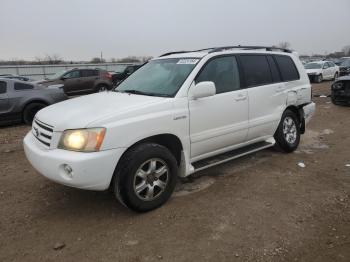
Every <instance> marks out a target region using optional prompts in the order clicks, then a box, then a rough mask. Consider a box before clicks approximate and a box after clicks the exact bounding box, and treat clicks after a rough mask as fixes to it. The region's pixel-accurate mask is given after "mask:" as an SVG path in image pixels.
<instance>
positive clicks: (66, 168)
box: [63, 164, 73, 178]
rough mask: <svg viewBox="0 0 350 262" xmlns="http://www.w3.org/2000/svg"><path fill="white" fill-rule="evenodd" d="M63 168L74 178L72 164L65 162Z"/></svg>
mask: <svg viewBox="0 0 350 262" xmlns="http://www.w3.org/2000/svg"><path fill="white" fill-rule="evenodd" d="M63 170H64V172H65V174H66V175H67V176H68V177H69V178H73V169H72V167H71V166H70V165H67V164H64V165H63Z"/></svg>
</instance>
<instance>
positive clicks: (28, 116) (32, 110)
mask: <svg viewBox="0 0 350 262" xmlns="http://www.w3.org/2000/svg"><path fill="white" fill-rule="evenodd" d="M44 107H46V104H44V103H30V104H28V105H27V106H26V107H25V108H24V110H23V114H22V116H23V122H24V123H25V124H27V125H31V124H32V122H33V119H34V116H35V114H36V113H37V112H38V111H39V110H41V109H43V108H44Z"/></svg>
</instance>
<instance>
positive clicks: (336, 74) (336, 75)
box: [333, 72, 338, 80]
mask: <svg viewBox="0 0 350 262" xmlns="http://www.w3.org/2000/svg"><path fill="white" fill-rule="evenodd" d="M337 78H338V72H336V73H335V74H334V78H333V80H335V79H337Z"/></svg>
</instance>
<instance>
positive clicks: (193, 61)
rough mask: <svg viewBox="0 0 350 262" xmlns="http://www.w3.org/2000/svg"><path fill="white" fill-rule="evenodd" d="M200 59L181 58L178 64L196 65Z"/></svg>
mask: <svg viewBox="0 0 350 262" xmlns="http://www.w3.org/2000/svg"><path fill="white" fill-rule="evenodd" d="M198 61H199V59H180V60H179V61H178V62H177V64H178V65H195V64H197V63H198Z"/></svg>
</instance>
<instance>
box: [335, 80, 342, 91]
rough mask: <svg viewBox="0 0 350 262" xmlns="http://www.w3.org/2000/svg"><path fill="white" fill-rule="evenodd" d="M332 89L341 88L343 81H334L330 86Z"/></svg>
mask: <svg viewBox="0 0 350 262" xmlns="http://www.w3.org/2000/svg"><path fill="white" fill-rule="evenodd" d="M332 88H333V90H339V89H342V88H343V83H342V82H339V83H334V84H333V86H332Z"/></svg>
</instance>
